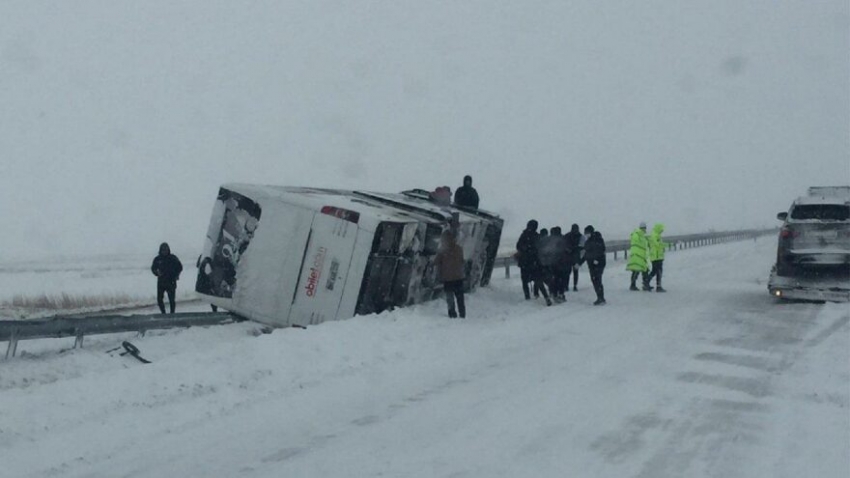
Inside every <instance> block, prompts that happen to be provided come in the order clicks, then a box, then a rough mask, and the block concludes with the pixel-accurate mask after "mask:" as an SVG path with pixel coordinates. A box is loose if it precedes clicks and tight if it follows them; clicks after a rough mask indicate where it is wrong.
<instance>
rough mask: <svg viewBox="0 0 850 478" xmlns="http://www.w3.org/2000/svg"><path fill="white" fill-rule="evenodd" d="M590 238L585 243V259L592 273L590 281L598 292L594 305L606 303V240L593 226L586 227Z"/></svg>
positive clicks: (586, 232) (585, 229) (588, 269)
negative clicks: (603, 284)
mask: <svg viewBox="0 0 850 478" xmlns="http://www.w3.org/2000/svg"><path fill="white" fill-rule="evenodd" d="M584 233H585V234H586V235H588V236H589V237H588V239H587V240H586V241H585V243H584V261H585V262H587V272H588V273H589V274H590V282H591V283H592V284H593V290H594V291H595V292H596V302H594V303H593V305H603V304H605V288H604V287H603V286H602V273H603V272H604V271H605V240H604V239H603V238H602V233H600V232H599V231H596V230H594V229H593V226H587V227H585V228H584Z"/></svg>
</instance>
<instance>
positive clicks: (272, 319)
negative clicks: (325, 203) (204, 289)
mask: <svg viewBox="0 0 850 478" xmlns="http://www.w3.org/2000/svg"><path fill="white" fill-rule="evenodd" d="M263 206H264V208H263V221H262V224H261V225H260V227H258V228H257V232H256V233H255V235H254V240H253V241H252V242H251V247H250V248H248V250H247V251H246V253H245V255H244V256H243V257H242V260H241V262H240V264H239V268H238V269H237V281H236V283H237V287H236V289H235V290H234V292H233V304H234V305H233V308H232V309H231V310H233V311H234V312H236V313H238V314H240V315H244V316H245V317H248V318H250V319H252V320H256V321H258V322H263V323H267V324H270V325H274V326H278V327H283V326H286V325H289V323H288V320H287V319H288V317H289V314H290V308H291V306H292V298H293V294H294V293H295V290H296V288H297V287H298V273H299V270H300V268H301V262H302V260H303V257H304V247H305V245H306V244H307V239H308V237H309V235H310V224H311V220H312V216H313V211H311V210H308V209H306V208H301V207H298V206H293V205H291V204H286V203H282V202H275V201H272V202H270V203H269V204H268V205H265V204H264V205H263Z"/></svg>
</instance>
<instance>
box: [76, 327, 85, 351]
mask: <svg viewBox="0 0 850 478" xmlns="http://www.w3.org/2000/svg"><path fill="white" fill-rule="evenodd" d="M74 335H75V336H76V338H75V339H74V348H75V349H76V348H83V337H85V336H84V335H83V331H82V330H80V329H74Z"/></svg>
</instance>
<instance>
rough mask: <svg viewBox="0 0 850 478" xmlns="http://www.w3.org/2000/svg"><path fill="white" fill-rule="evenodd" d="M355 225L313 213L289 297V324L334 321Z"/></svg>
mask: <svg viewBox="0 0 850 478" xmlns="http://www.w3.org/2000/svg"><path fill="white" fill-rule="evenodd" d="M357 230H358V228H357V224H356V223H354V222H351V221H348V220H345V219H341V218H337V217H334V216H331V215H328V214H322V213H316V214H315V215H314V216H313V223H312V226H311V230H310V235H309V240H308V243H307V247H306V249H305V251H304V253H303V265H302V267H301V272H300V274H299V279H298V284H297V286H296V290H295V293H294V295H291V296H290V299H292V301H293V302H292V308H291V310H290V313H289V324H290V325H303V326H307V325H314V324H319V323H322V322H324V321H326V320H335V319H336V318H337V312H338V311H339V308H340V303H341V301H342V297H343V292H344V291H345V286H346V283H347V279H348V273H349V267H350V265H351V256H352V252H353V251H354V244H355V242H356V241H357Z"/></svg>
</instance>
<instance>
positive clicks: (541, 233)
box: [539, 227, 549, 237]
mask: <svg viewBox="0 0 850 478" xmlns="http://www.w3.org/2000/svg"><path fill="white" fill-rule="evenodd" d="M539 235H540V237H546V236H548V235H549V230H548V229H546V228H545V227H544V228H543V229H541V230H540V233H539Z"/></svg>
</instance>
